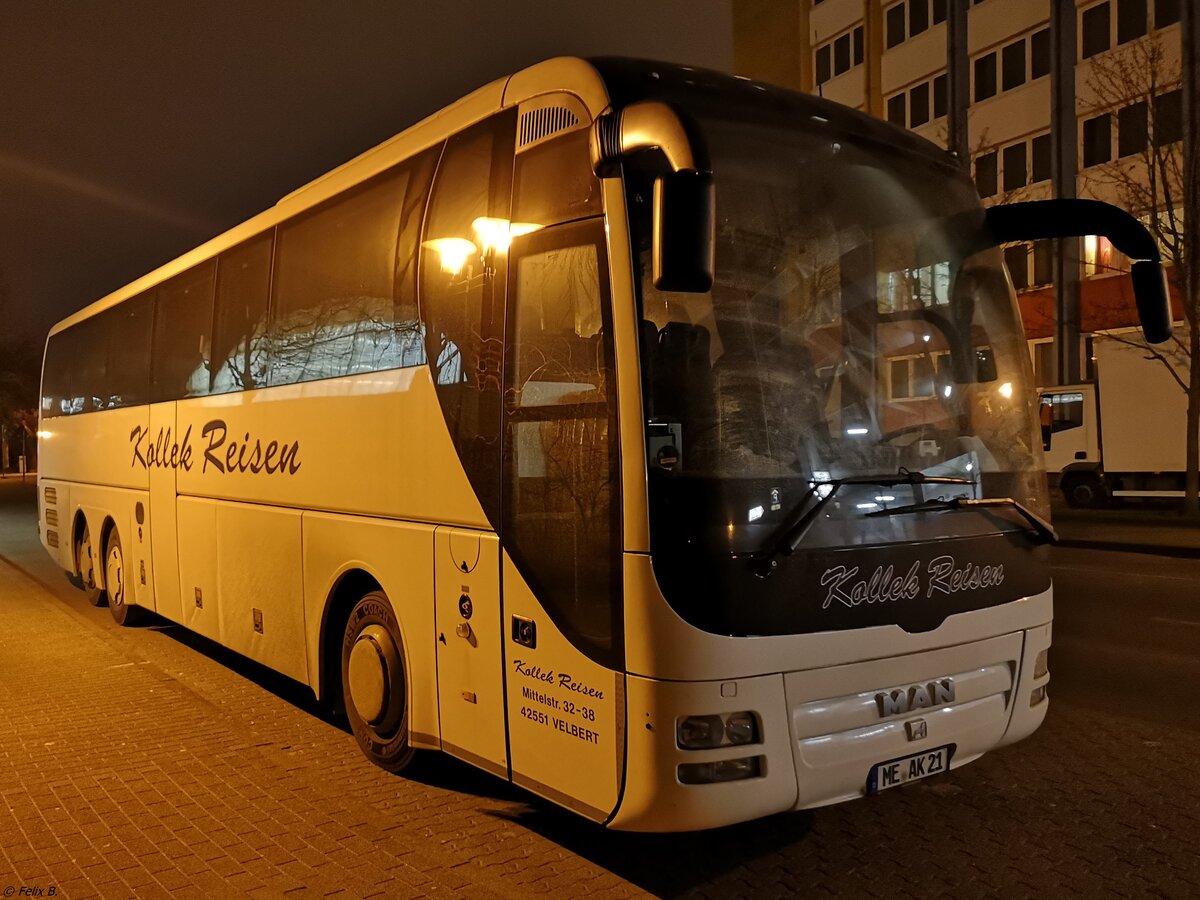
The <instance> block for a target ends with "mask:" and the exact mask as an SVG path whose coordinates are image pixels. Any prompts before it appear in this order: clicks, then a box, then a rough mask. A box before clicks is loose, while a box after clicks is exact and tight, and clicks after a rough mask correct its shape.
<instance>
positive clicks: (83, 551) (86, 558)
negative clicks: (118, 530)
mask: <svg viewBox="0 0 1200 900" xmlns="http://www.w3.org/2000/svg"><path fill="white" fill-rule="evenodd" d="M75 567H76V568H77V569H78V570H79V581H80V584H81V585H82V587H83V593H84V595H85V596H86V597H87V601H88V603H90V604H92V606H106V605H107V604H108V596H107V595H106V594H105V592H104V589H103V588H101V587H100V586H99V585H98V584H97V583H96V557H95V554H94V553H92V531H91V529H90V528H88V523H87V519H84V520H83V529H82V530H81V531H80V532H79V540H78V541H76V543H75Z"/></svg>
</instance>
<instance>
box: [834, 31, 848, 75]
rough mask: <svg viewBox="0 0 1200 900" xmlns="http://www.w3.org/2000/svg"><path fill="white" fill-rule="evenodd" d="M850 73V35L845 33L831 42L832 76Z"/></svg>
mask: <svg viewBox="0 0 1200 900" xmlns="http://www.w3.org/2000/svg"><path fill="white" fill-rule="evenodd" d="M849 71H850V33H849V32H847V33H846V34H843V35H842V36H841V37H839V38H838V39H837V40H836V41H834V42H833V74H834V75H841V74H842V73H844V72H849Z"/></svg>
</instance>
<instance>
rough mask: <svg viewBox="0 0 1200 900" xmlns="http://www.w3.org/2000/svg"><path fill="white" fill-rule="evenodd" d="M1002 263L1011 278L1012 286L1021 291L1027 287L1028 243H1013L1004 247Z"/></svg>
mask: <svg viewBox="0 0 1200 900" xmlns="http://www.w3.org/2000/svg"><path fill="white" fill-rule="evenodd" d="M1004 265H1005V266H1006V267H1007V268H1008V274H1009V276H1010V277H1011V278H1012V283H1013V287H1014V288H1016V289H1017V290H1018V291H1023V290H1025V288H1027V287H1029V245H1028V244H1013V245H1012V246H1011V247H1005V248H1004Z"/></svg>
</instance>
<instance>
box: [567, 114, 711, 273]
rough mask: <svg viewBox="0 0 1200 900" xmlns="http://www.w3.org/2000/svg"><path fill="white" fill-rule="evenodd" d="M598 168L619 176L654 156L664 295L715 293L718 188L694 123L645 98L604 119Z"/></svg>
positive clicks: (597, 140)
mask: <svg viewBox="0 0 1200 900" xmlns="http://www.w3.org/2000/svg"><path fill="white" fill-rule="evenodd" d="M588 147H589V153H590V155H591V159H592V170H593V171H594V172H595V173H596V174H597V175H598V176H600V177H601V178H604V177H607V176H609V175H616V174H618V173H619V171H620V164H621V163H622V162H623V161H625V160H628V159H629V158H630V157H632V156H634V155H636V154H642V153H644V152H645V151H655V152H654V153H652V157H653V160H654V164H655V165H656V166H657V167H658V170H659V171H661V172H662V174H660V175H657V176H656V177H655V179H654V210H653V217H654V222H653V235H652V237H651V242H652V252H651V257H652V269H653V273H652V274H653V277H654V286H655V287H656V288H658V289H659V290H660V291H681V292H684V293H705V292H707V291H709V290H711V289H712V284H713V273H714V257H715V250H714V247H715V245H716V221H717V220H716V189H715V188H714V186H713V179H712V174H711V172H710V167H709V165H708V154H707V151H706V148H705V146H704V141H703V140H702V139H701V137H700V134H699V132H698V130H697V129H696V128H695V126H694V125H693V124H692V123H691V121H690V120H689V119H688V118H687V117H686V116H684V115H683V114H682V113H680V111H679V110H677V109H675V108H674V107H673V106H671V105H670V104H668V103H661V102H659V101H657V100H643V101H640V102H638V103H633V104H631V105H629V106H626V107H625V108H623V109H621V110H613V111H611V112H606V113H601V114H600V115H599V116H597V117H596V121H595V122H593V123H592V130H591V132H590V136H589V139H588Z"/></svg>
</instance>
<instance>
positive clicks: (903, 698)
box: [875, 678, 954, 719]
mask: <svg viewBox="0 0 1200 900" xmlns="http://www.w3.org/2000/svg"><path fill="white" fill-rule="evenodd" d="M953 702H954V679H953V678H943V679H941V680H940V681H930V682H928V683H927V684H914V685H912V686H911V687H906V688H896V689H895V690H891V691H880V692H879V693H878V694H876V695H875V703H876V705H877V706H878V707H879V717H880V718H882V719H886V718H887V717H888V716H899V715H903V714H904V713H909V712H912V711H913V710H916V709H929V708H930V707H933V706H942V705H943V704H946V703H953Z"/></svg>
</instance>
